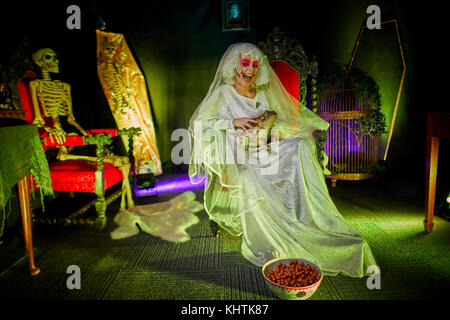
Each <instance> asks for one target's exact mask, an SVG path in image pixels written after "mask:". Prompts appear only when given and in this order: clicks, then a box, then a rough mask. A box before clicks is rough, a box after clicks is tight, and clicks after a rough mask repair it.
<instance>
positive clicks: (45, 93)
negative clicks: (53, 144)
mask: <svg viewBox="0 0 450 320" xmlns="http://www.w3.org/2000/svg"><path fill="white" fill-rule="evenodd" d="M32 58H33V62H34V63H35V64H36V65H37V66H38V67H39V68H40V69H41V71H42V79H36V80H33V81H31V82H30V89H31V97H32V101H33V108H34V114H35V119H34V121H33V123H34V124H36V125H37V126H38V127H43V128H44V129H45V130H46V131H47V132H48V133H49V136H50V137H51V138H55V139H56V141H57V142H58V143H60V144H62V143H63V142H64V141H65V137H66V132H65V131H64V130H63V129H62V127H61V122H60V119H59V117H60V116H67V122H68V123H70V124H71V125H73V126H74V127H75V128H77V129H78V130H79V131H80V132H81V133H82V134H83V135H87V132H86V131H85V130H84V129H83V128H82V127H81V126H80V125H79V124H78V123H77V122H76V120H75V116H74V115H73V112H72V97H71V95H70V85H69V84H67V83H65V82H61V81H59V80H52V79H51V77H50V72H52V73H59V60H58V58H57V56H56V53H55V52H54V51H53V50H52V49H49V48H44V49H40V50H38V51H36V52H35V53H34V54H33V56H32ZM39 106H41V107H42V110H43V113H44V115H45V116H46V117H51V118H52V119H53V121H54V126H53V127H50V126H47V125H46V124H45V121H44V119H43V118H42V114H41V111H40V108H39Z"/></svg>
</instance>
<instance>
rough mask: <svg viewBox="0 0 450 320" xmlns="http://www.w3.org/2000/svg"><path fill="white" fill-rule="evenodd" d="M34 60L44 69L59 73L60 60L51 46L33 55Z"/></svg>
mask: <svg viewBox="0 0 450 320" xmlns="http://www.w3.org/2000/svg"><path fill="white" fill-rule="evenodd" d="M32 59H33V62H34V63H35V64H36V65H37V66H38V67H40V68H41V69H43V70H46V71H48V72H53V73H59V65H58V64H59V60H58V57H57V56H56V53H55V51H53V50H52V49H50V48H43V49H39V50H38V51H36V52H35V53H33V55H32Z"/></svg>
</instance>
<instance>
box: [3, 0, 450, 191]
mask: <svg viewBox="0 0 450 320" xmlns="http://www.w3.org/2000/svg"><path fill="white" fill-rule="evenodd" d="M70 4H78V5H79V6H80V8H81V30H68V29H67V28H66V20H67V18H68V16H69V14H67V13H66V9H67V7H68V5H70ZM370 4H377V5H379V6H380V8H381V15H382V20H383V21H385V20H388V19H392V18H395V19H398V21H399V27H400V34H401V37H402V42H403V46H404V50H405V56H406V60H407V72H406V79H405V84H404V90H403V95H402V99H401V104H400V107H399V115H398V120H397V124H396V128H395V131H394V135H393V138H392V142H391V147H390V150H389V155H388V159H387V161H388V163H387V165H388V167H389V168H390V170H392V172H393V174H395V175H398V176H400V177H403V178H408V179H412V180H414V181H415V182H421V181H422V180H423V177H424V163H425V155H424V150H425V116H424V112H427V111H444V110H448V107H447V105H446V103H445V101H446V88H445V87H444V86H445V82H444V81H442V80H440V79H439V77H437V75H438V74H446V73H445V71H444V67H445V66H446V56H445V53H444V51H443V44H444V42H445V37H443V31H445V30H446V29H445V23H444V21H443V20H442V17H444V11H443V8H441V7H440V5H439V4H438V2H436V3H432V2H427V3H423V2H422V3H420V4H419V3H414V4H411V3H410V2H407V1H348V0H343V1H309V2H306V1H285V0H277V1H261V0H259V1H257V0H251V1H250V26H251V30H250V31H234V32H222V31H221V1H220V0H215V1H213V0H190V1H156V0H148V1H145V2H144V1H131V0H130V1H121V2H114V1H89V2H88V1H58V2H49V1H44V2H33V3H24V2H22V1H21V2H17V3H15V2H11V3H8V4H7V5H6V4H2V6H3V8H2V9H1V20H0V23H1V31H2V33H1V37H2V39H3V40H2V50H1V52H0V54H1V56H0V58H1V60H0V61H1V62H0V63H1V64H3V65H5V64H7V63H8V61H9V60H8V59H10V57H11V55H12V54H13V53H14V52H16V51H17V48H18V46H19V45H20V43H21V42H22V41H23V40H24V38H25V37H26V38H27V39H28V40H29V42H30V44H31V47H30V48H29V51H30V53H31V52H33V51H34V50H35V49H38V48H41V47H50V48H53V49H54V50H55V51H56V52H57V54H58V55H59V57H60V70H61V74H60V75H59V77H60V78H61V79H62V80H64V81H66V82H68V83H70V84H71V86H72V95H73V104H74V112H75V115H76V117H77V119H78V121H79V123H80V124H81V125H82V126H84V127H85V128H95V127H114V120H113V117H112V115H111V113H110V111H109V107H108V105H107V103H106V99H105V97H104V95H103V92H102V89H101V87H100V84H99V81H98V77H97V70H96V56H95V52H96V51H95V47H96V38H95V28H96V26H97V18H96V16H95V15H94V14H93V13H92V9H93V8H94V7H96V10H97V12H98V13H99V14H100V15H101V16H102V17H103V18H104V20H105V21H106V23H107V31H111V32H118V33H122V34H124V35H125V37H126V40H127V42H128V45H129V46H130V48H131V50H132V51H133V53H134V55H135V59H136V60H137V62H138V63H139V65H140V66H141V68H142V71H143V73H144V76H145V77H146V80H147V86H148V91H149V94H150V99H151V105H152V113H153V115H154V121H155V126H156V129H157V141H158V146H159V150H160V153H161V159H162V161H163V162H165V161H168V160H170V150H171V148H172V146H173V144H174V142H171V141H170V134H171V132H172V131H173V130H174V129H177V128H186V127H187V125H188V121H189V118H190V116H191V114H192V113H193V111H194V110H195V108H196V107H197V105H198V103H199V102H200V101H201V99H202V97H203V96H204V94H205V93H206V91H207V89H208V86H209V84H210V82H211V80H212V78H213V76H214V73H215V69H216V66H217V64H218V62H219V60H220V58H221V56H222V54H223V52H224V51H225V50H226V48H227V47H228V46H229V45H230V44H232V43H234V42H238V41H245V42H252V43H255V44H257V43H258V42H259V41H264V40H265V39H266V37H267V34H268V33H269V32H270V31H272V30H273V28H274V27H275V26H279V27H280V28H281V29H282V30H283V31H285V32H287V33H289V34H290V35H292V36H294V37H296V38H297V39H298V40H299V42H300V43H301V44H302V45H303V47H304V49H305V51H306V52H307V54H309V55H313V54H314V55H316V56H317V59H318V62H319V73H320V76H323V75H325V74H327V73H329V72H331V71H332V70H333V69H334V68H335V67H337V66H340V65H343V64H345V63H348V62H349V59H350V56H351V53H352V50H353V47H354V44H355V41H356V38H357V36H358V33H359V30H360V27H361V25H362V24H363V23H364V22H365V20H366V19H367V17H368V14H367V13H366V8H367V7H368V5H370ZM379 49H380V48H374V50H379Z"/></svg>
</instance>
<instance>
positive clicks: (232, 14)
mask: <svg viewBox="0 0 450 320" xmlns="http://www.w3.org/2000/svg"><path fill="white" fill-rule="evenodd" d="M249 16H250V14H249V0H222V31H237V30H250V19H249Z"/></svg>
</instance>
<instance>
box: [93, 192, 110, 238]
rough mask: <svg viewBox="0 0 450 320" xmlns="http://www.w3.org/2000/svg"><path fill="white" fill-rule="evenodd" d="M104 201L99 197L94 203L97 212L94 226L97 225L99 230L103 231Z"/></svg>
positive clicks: (102, 197)
mask: <svg viewBox="0 0 450 320" xmlns="http://www.w3.org/2000/svg"><path fill="white" fill-rule="evenodd" d="M106 206H107V204H106V200H105V196H104V195H101V196H99V197H98V198H97V201H95V210H96V211H97V219H96V224H97V225H98V227H99V229H100V230H101V229H103V228H104V227H105V225H106Z"/></svg>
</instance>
